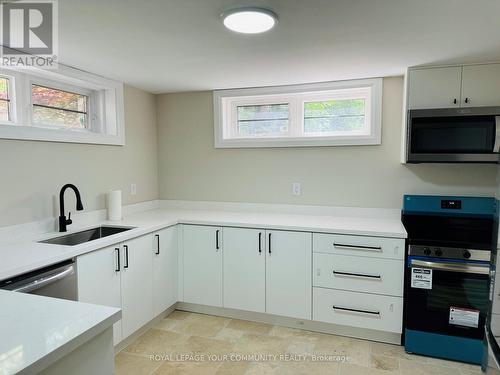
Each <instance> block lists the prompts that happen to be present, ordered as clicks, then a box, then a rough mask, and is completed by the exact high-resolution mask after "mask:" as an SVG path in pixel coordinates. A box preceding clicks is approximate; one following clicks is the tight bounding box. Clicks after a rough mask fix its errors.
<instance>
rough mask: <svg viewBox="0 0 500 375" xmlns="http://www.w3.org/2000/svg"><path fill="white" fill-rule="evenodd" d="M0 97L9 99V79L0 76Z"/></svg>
mask: <svg viewBox="0 0 500 375" xmlns="http://www.w3.org/2000/svg"><path fill="white" fill-rule="evenodd" d="M0 99H9V80H8V79H7V78H1V77H0Z"/></svg>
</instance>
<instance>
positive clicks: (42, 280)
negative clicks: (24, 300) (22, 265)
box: [6, 264, 75, 293]
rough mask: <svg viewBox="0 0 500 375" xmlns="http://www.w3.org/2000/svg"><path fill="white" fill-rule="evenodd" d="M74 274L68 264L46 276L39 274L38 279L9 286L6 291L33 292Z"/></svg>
mask: <svg viewBox="0 0 500 375" xmlns="http://www.w3.org/2000/svg"><path fill="white" fill-rule="evenodd" d="M56 271H57V272H56ZM74 272H75V268H74V264H69V265H67V266H64V267H61V268H58V269H56V270H53V271H51V272H47V273H46V274H41V275H40V276H39V277H38V278H36V279H34V280H33V279H30V281H29V282H27V283H24V282H22V281H20V282H18V283H16V284H14V285H10V286H9V287H7V288H6V289H8V290H10V291H12V292H20V293H29V292H32V291H34V290H37V289H40V288H43V287H44V286H47V285H49V284H52V283H55V282H56V281H59V280H62V279H64V278H65V277H68V276H70V275H72V274H73V273H74Z"/></svg>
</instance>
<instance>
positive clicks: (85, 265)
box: [77, 246, 122, 345]
mask: <svg viewBox="0 0 500 375" xmlns="http://www.w3.org/2000/svg"><path fill="white" fill-rule="evenodd" d="M119 256H120V246H110V247H107V248H104V249H101V250H98V251H94V252H92V253H88V254H85V255H82V256H79V257H78V258H77V277H78V300H79V301H82V302H86V303H93V304H96V305H104V306H113V307H118V308H121V307H122V297H121V273H120V271H119V268H120V267H119ZM121 339H122V321H121V320H119V321H118V322H116V323H115V324H114V325H113V342H114V344H115V345H116V344H118V343H119V342H120V341H121Z"/></svg>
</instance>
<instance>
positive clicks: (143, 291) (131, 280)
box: [121, 235, 153, 338]
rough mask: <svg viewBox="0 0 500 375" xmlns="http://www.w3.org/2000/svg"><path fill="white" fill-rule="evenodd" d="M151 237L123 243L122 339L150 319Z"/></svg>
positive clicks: (151, 305)
mask: <svg viewBox="0 0 500 375" xmlns="http://www.w3.org/2000/svg"><path fill="white" fill-rule="evenodd" d="M152 237H153V236H152V235H146V236H142V237H139V238H135V239H132V240H130V241H126V242H124V243H123V246H122V253H123V254H122V272H121V274H122V277H121V287H122V306H123V315H122V333H123V338H126V337H128V336H129V335H130V334H131V333H133V332H135V331H136V330H137V329H139V328H140V327H142V326H143V325H144V324H146V323H147V322H149V321H150V320H151V319H152V318H153V276H152V275H153V238H152Z"/></svg>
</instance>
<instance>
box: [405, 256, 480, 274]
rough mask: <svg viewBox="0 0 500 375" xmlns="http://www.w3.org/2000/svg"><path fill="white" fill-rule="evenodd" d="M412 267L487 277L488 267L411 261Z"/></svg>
mask: <svg viewBox="0 0 500 375" xmlns="http://www.w3.org/2000/svg"><path fill="white" fill-rule="evenodd" d="M411 265H412V266H421V267H425V268H430V269H434V270H441V271H450V272H463V273H475V274H479V275H489V274H490V267H489V266H476V265H474V266H472V265H470V264H454V263H444V262H427V261H425V260H418V259H413V260H412V261H411Z"/></svg>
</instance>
